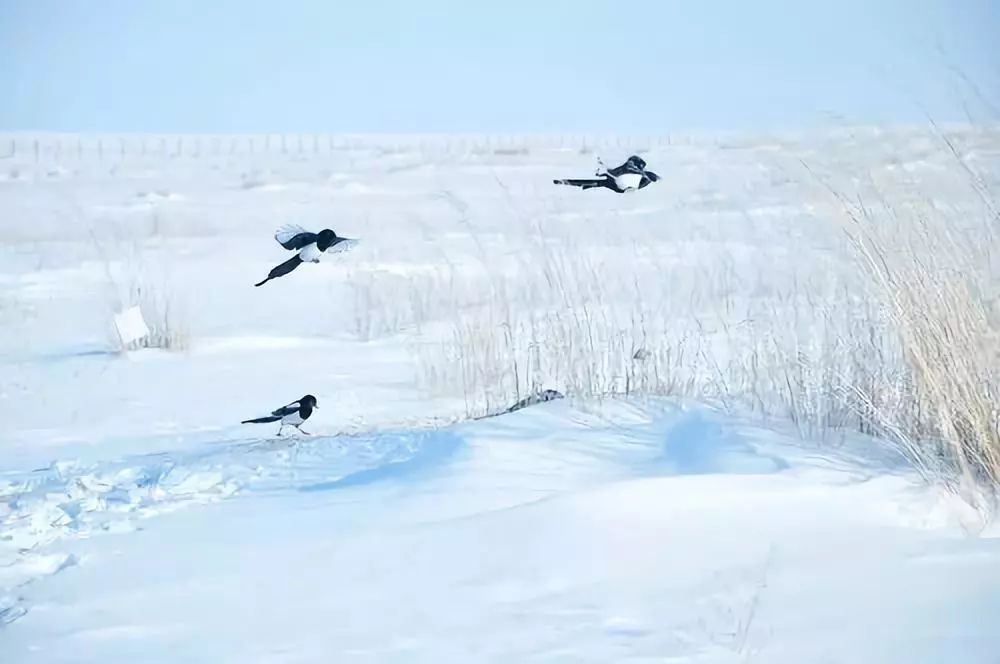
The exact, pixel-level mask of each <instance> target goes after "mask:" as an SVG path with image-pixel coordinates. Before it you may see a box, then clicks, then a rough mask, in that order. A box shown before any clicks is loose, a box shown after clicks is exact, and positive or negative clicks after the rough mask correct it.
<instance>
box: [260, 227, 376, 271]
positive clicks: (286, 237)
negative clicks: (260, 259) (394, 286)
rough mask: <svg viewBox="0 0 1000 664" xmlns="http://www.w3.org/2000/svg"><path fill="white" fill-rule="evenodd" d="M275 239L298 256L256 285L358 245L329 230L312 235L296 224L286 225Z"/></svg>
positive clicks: (278, 231)
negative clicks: (325, 255)
mask: <svg viewBox="0 0 1000 664" xmlns="http://www.w3.org/2000/svg"><path fill="white" fill-rule="evenodd" d="M274 239H275V240H277V241H278V244H280V245H281V246H282V247H284V248H285V249H288V250H289V251H295V252H296V254H295V255H294V256H292V257H291V258H289V259H288V260H287V261H285V262H284V263H282V264H281V265H278V266H276V267H275V268H274V269H272V270H271V271H270V272H268V274H267V278H266V279H264V280H263V281H261V282H259V283H256V284H254V286H263V285H264V284H266V283H267V282H268V281H270V280H271V279H277V278H278V277H283V276H285V275H286V274H288V273H289V272H291V271H292V270H294V269H295V268H297V267H298V266H299V265H302V263H318V262H319V259H320V257H321V256H322V255H323V254H324V253H333V252H339V251H346V250H347V249H350V248H351V247H353V246H354V245H356V244H357V243H358V241H357V240H354V239H352V238H346V237H340V236H339V235H337V234H336V233H334V232H333V231H332V230H330V229H329V228H324V229H323V230H321V231H320V232H319V233H312V232H310V231H307V230H306V229H304V228H302V227H301V226H297V225H295V224H286V225H285V226H282V227H281V228H279V229H278V230H277V231H275V233H274Z"/></svg>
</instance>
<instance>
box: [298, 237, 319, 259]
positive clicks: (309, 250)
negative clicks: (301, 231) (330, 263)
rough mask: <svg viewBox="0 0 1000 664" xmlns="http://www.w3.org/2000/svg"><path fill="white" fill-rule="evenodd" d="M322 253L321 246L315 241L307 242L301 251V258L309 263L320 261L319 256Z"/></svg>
mask: <svg viewBox="0 0 1000 664" xmlns="http://www.w3.org/2000/svg"><path fill="white" fill-rule="evenodd" d="M322 255H323V252H322V251H320V250H319V247H317V246H316V243H315V242H313V243H312V244H307V245H306V246H304V247H302V249H301V250H300V251H299V258H301V259H302V261H303V262H305V263H308V262H309V261H318V260H319V257H320V256H322Z"/></svg>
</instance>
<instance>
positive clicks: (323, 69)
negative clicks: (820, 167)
mask: <svg viewBox="0 0 1000 664" xmlns="http://www.w3.org/2000/svg"><path fill="white" fill-rule="evenodd" d="M997 35H1000V2H997V1H995V0H913V1H909V2H908V1H906V0H882V1H881V2H864V1H862V0H846V1H843V2H818V1H812V2H810V1H808V0H800V1H798V2H794V1H782V2H779V1H777V0H733V1H730V2H721V1H712V0H705V1H701V2H699V1H696V0H689V1H687V2H674V1H670V0H647V2H644V3H639V2H636V3H631V4H630V3H627V2H622V1H621V0H615V1H613V2H612V1H610V0H601V1H596V2H591V1H589V0H572V1H562V0H552V1H549V2H546V1H544V0H535V1H534V2H525V1H522V0H505V1H503V2H473V1H471V0H470V1H467V2H459V1H454V2H446V1H444V0H418V1H416V2H410V1H408V0H406V1H404V0H398V1H394V2H391V1H389V0H365V1H361V0H357V1H355V2H350V3H347V2H335V1H328V2H323V1H320V0H284V1H282V2H277V1H271V2H254V1H253V0H242V1H238V2H237V1H235V0H215V1H209V0H205V1H195V0H177V1H174V2H168V1H167V0H163V1H156V2H154V1H153V0H93V1H90V2H84V1H83V0H78V1H74V0H62V1H58V2H57V1H55V0H3V1H2V2H0V90H3V91H4V94H3V97H4V99H3V103H0V129H8V130H10V129H26V130H67V131H159V132H249V131H305V132H312V131H317V132H318V131H331V132H359V131H372V132H411V131H427V132H448V131H453V132H467V131H493V132H505V131H519V132H533V131H539V132H543V131H547V132H559V131H565V132H573V131H620V132H632V131H636V132H651V131H680V130H695V129H748V128H775V127H789V126H803V125H815V124H821V123H827V122H849V123H865V122H911V121H920V120H922V119H923V118H924V114H925V113H927V114H930V115H932V116H933V117H935V118H936V119H938V120H941V121H947V120H957V119H964V118H965V117H966V115H967V114H970V115H972V116H973V117H974V119H977V120H982V119H989V118H990V116H992V119H993V120H996V119H997V117H996V109H997V108H998V107H1000V45H998V43H997V42H998V37H997ZM956 71H957V72H961V74H958V73H956ZM964 79H968V80H964ZM969 81H971V82H972V83H973V85H970V84H969ZM984 97H985V99H983V98H984Z"/></svg>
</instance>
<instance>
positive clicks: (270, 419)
mask: <svg viewBox="0 0 1000 664" xmlns="http://www.w3.org/2000/svg"><path fill="white" fill-rule="evenodd" d="M280 419H281V415H268V416H267V417H258V418H256V419H253V420H243V421H242V422H240V424H267V423H268V422H277V421H278V420H280Z"/></svg>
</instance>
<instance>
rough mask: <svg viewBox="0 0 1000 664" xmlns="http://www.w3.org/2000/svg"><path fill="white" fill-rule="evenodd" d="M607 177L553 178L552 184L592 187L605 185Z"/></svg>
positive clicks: (607, 180)
mask: <svg viewBox="0 0 1000 664" xmlns="http://www.w3.org/2000/svg"><path fill="white" fill-rule="evenodd" d="M608 182H609V179H608V177H607V176H604V177H602V178H582V179H573V178H571V179H565V180H553V181H552V184H565V185H569V186H571V187H580V188H581V189H594V188H597V187H607V186H608Z"/></svg>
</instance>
